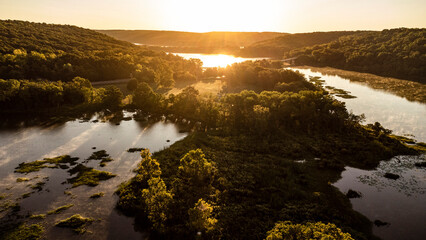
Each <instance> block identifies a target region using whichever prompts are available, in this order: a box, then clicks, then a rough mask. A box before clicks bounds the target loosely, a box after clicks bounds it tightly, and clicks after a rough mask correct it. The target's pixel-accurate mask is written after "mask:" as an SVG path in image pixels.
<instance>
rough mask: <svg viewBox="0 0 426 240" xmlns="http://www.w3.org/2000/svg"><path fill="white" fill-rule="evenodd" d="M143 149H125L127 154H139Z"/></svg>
mask: <svg viewBox="0 0 426 240" xmlns="http://www.w3.org/2000/svg"><path fill="white" fill-rule="evenodd" d="M144 149H145V148H129V149H127V152H129V153H133V152H140V151H142V150H144Z"/></svg>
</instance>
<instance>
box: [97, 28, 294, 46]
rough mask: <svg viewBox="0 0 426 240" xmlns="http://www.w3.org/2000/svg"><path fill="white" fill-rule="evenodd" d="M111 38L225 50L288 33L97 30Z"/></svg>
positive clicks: (149, 43)
mask: <svg viewBox="0 0 426 240" xmlns="http://www.w3.org/2000/svg"><path fill="white" fill-rule="evenodd" d="M97 31H98V32H100V33H104V34H106V35H109V36H111V37H114V38H117V39H120V40H124V41H128V42H133V43H140V44H145V45H158V46H174V47H205V48H223V47H238V48H239V47H240V46H247V45H250V44H253V43H255V42H258V41H263V40H266V39H271V38H274V37H277V36H281V35H285V34H286V33H278V32H207V33H195V32H179V31H151V30H97Z"/></svg>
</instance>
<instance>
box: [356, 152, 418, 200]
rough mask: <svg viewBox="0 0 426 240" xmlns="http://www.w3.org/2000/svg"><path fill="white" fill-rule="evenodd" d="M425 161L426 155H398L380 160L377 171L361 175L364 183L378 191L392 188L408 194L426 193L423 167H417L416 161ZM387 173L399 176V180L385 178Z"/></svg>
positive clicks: (360, 178)
mask: <svg viewBox="0 0 426 240" xmlns="http://www.w3.org/2000/svg"><path fill="white" fill-rule="evenodd" d="M422 161H424V155H420V156H397V157H394V158H392V159H390V160H389V161H382V162H380V164H379V166H378V167H377V169H376V170H375V171H372V172H369V173H365V174H363V175H361V176H359V177H357V178H358V179H359V181H360V182H361V183H363V184H367V185H369V186H373V187H375V188H376V189H377V190H378V191H381V190H383V189H385V188H392V189H394V190H395V191H398V192H402V193H404V194H405V195H407V196H411V195H417V194H424V193H425V192H426V188H425V187H424V186H423V185H422V184H421V183H422V177H423V175H422V171H424V170H423V169H418V168H417V169H416V165H415V164H416V163H421V162H422ZM386 173H392V174H395V175H397V176H399V178H398V180H392V179H387V178H385V177H384V176H385V174H386Z"/></svg>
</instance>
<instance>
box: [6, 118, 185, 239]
mask: <svg viewBox="0 0 426 240" xmlns="http://www.w3.org/2000/svg"><path fill="white" fill-rule="evenodd" d="M131 114H132V113H127V115H131ZM92 120H93V119H92ZM186 135H187V133H180V131H179V128H178V127H177V125H175V124H174V123H171V122H169V121H159V122H154V123H148V122H137V121H134V120H130V121H121V123H120V125H116V124H113V123H109V122H96V123H95V122H91V121H84V122H82V121H79V120H76V121H69V122H66V123H62V124H54V125H44V126H34V127H19V128H4V127H3V128H1V129H0V193H3V194H7V198H6V199H5V200H4V201H6V200H15V199H17V198H19V197H20V196H21V195H22V194H24V193H28V192H31V191H32V190H31V189H30V187H29V185H30V184H35V183H37V182H39V181H45V182H46V185H45V186H44V187H43V190H41V191H39V192H38V191H36V192H35V193H33V194H31V195H30V197H28V198H24V199H19V200H17V202H19V203H20V206H21V211H20V213H22V214H25V213H27V212H28V213H30V214H42V213H46V212H47V211H50V210H53V209H56V208H57V207H59V206H63V205H66V204H70V203H72V204H74V206H73V207H72V208H70V209H68V210H66V211H64V212H63V213H61V214H57V215H48V216H47V217H46V219H44V220H43V221H42V222H43V223H42V224H43V226H44V227H45V228H46V236H47V238H48V239H64V238H66V239H79V238H81V236H79V235H77V234H74V233H73V232H71V230H67V229H61V228H57V227H54V226H53V225H54V223H56V222H57V221H59V220H62V219H65V218H67V217H70V216H71V215H73V214H76V213H78V214H81V215H82V216H85V217H91V218H95V219H98V221H95V222H94V223H93V224H91V225H90V226H89V227H88V231H90V232H91V233H85V235H84V237H85V238H90V239H142V238H143V237H144V236H143V233H141V232H138V231H136V229H134V226H133V221H134V219H133V218H127V217H125V216H122V215H120V214H119V213H118V212H117V211H116V210H115V209H114V207H115V204H116V202H117V196H115V195H114V191H115V190H116V189H117V186H118V185H119V184H120V183H122V182H124V181H127V180H128V179H130V178H131V177H132V176H134V173H133V171H132V170H133V169H135V168H136V166H137V164H138V163H139V162H140V155H139V153H138V152H135V153H128V152H127V151H126V150H127V149H129V148H131V147H144V148H149V149H150V151H151V152H156V151H159V150H162V149H164V148H166V147H168V146H170V145H171V144H173V143H174V142H176V141H178V140H180V139H183V138H184V137H185V136H186ZM93 147H96V149H92V148H93ZM98 150H106V151H107V153H108V154H110V155H111V157H112V158H113V159H114V161H112V162H109V163H108V164H107V166H106V167H100V166H99V161H96V160H94V161H90V162H89V163H87V164H86V165H87V166H89V167H94V168H95V169H98V170H103V171H108V172H111V173H113V174H116V175H117V176H116V177H114V178H111V179H109V180H106V181H101V182H100V184H99V185H98V186H96V187H89V186H79V187H76V188H71V185H70V184H61V183H63V182H64V181H66V179H67V178H70V175H69V174H68V172H67V170H63V169H48V168H45V169H42V170H41V171H39V172H33V173H29V174H27V175H25V174H20V173H14V169H15V167H17V166H18V164H19V163H21V162H30V161H35V160H39V159H42V158H44V157H55V156H58V155H64V154H69V155H71V156H72V157H79V158H80V160H79V161H78V162H79V163H81V162H83V161H84V160H85V159H86V158H88V157H89V156H90V155H91V154H92V152H94V151H98ZM18 177H26V178H29V179H31V180H30V181H28V182H20V183H17V182H16V179H17V178H18ZM46 179H47V180H46ZM64 191H69V192H71V194H72V195H67V194H64ZM99 192H104V193H105V196H104V197H101V198H99V199H91V198H89V197H90V196H91V195H92V194H94V193H99ZM2 214H3V215H2ZM4 214H5V212H3V213H0V218H1V217H3V216H4ZM30 222H34V223H38V222H40V220H37V221H36V220H31V221H30Z"/></svg>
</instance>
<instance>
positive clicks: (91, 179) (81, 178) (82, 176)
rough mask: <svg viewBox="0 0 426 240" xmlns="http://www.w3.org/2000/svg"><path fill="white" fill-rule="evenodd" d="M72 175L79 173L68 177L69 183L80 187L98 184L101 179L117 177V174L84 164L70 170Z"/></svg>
mask: <svg viewBox="0 0 426 240" xmlns="http://www.w3.org/2000/svg"><path fill="white" fill-rule="evenodd" d="M68 172H69V173H70V174H71V175H73V174H75V173H77V176H75V177H72V178H69V179H67V182H68V183H71V184H72V187H73V188H74V187H78V186H80V185H87V186H91V187H94V186H97V185H98V184H99V181H104V180H108V179H110V178H113V177H115V176H116V175H115V174H112V173H110V172H106V171H99V170H96V169H93V168H89V167H86V166H84V165H82V164H79V165H77V166H75V167H74V168H72V169H70V170H69V171H68Z"/></svg>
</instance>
